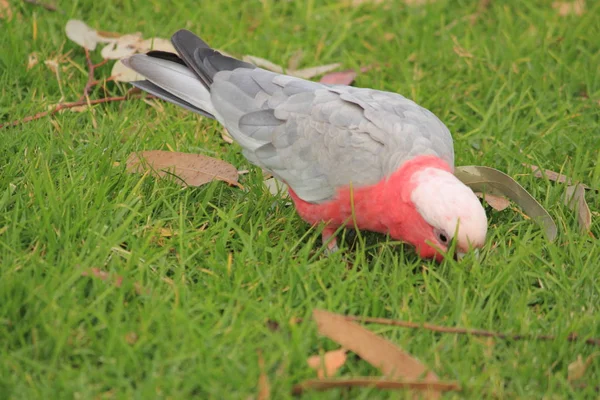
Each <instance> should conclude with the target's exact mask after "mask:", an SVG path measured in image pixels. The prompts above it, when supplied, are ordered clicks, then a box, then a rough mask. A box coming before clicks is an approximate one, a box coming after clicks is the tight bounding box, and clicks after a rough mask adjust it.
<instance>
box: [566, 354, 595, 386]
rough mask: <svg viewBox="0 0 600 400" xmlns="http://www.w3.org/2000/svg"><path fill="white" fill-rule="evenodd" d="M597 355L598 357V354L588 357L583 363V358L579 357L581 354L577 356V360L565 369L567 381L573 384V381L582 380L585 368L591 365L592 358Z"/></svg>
mask: <svg viewBox="0 0 600 400" xmlns="http://www.w3.org/2000/svg"><path fill="white" fill-rule="evenodd" d="M599 355H600V353H599V352H596V353H593V354H590V356H588V358H586V359H585V361H583V357H581V354H578V355H577V360H575V361H573V362H572V363H571V364H569V366H568V367H567V373H568V378H567V379H568V380H569V382H573V381H576V380H579V379H581V378H583V376H584V375H585V371H586V370H587V368H588V367H589V366H590V364H591V363H592V361H593V360H594V358H596V357H597V356H599Z"/></svg>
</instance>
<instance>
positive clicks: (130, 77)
mask: <svg viewBox="0 0 600 400" xmlns="http://www.w3.org/2000/svg"><path fill="white" fill-rule="evenodd" d="M110 76H111V77H113V79H114V80H115V81H118V82H132V81H139V80H142V79H144V77H143V76H142V75H139V74H138V73H137V72H135V71H134V70H132V69H131V68H127V67H126V66H125V65H124V64H123V63H122V62H121V60H118V61H117V62H116V63H115V65H113V67H112V71H111V72H110Z"/></svg>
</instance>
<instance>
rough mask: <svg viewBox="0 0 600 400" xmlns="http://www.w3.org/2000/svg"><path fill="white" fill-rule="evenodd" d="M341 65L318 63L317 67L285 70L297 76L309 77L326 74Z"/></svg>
mask: <svg viewBox="0 0 600 400" xmlns="http://www.w3.org/2000/svg"><path fill="white" fill-rule="evenodd" d="M341 65H342V64H340V63H335V64H327V65H319V66H317V67H311V68H304V69H299V70H295V71H287V73H288V74H289V75H292V76H295V77H297V78H302V79H310V78H314V77H315V76H319V75H323V74H326V73H328V72H330V71H333V70H334V69H338V68H339V67H341Z"/></svg>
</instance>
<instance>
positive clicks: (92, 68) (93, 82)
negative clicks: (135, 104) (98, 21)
mask: <svg viewBox="0 0 600 400" xmlns="http://www.w3.org/2000/svg"><path fill="white" fill-rule="evenodd" d="M85 59H86V63H87V67H88V80H87V83H86V84H85V87H84V88H83V93H82V94H81V97H79V100H77V101H73V102H69V103H59V104H57V105H56V106H55V107H54V108H52V109H50V110H47V111H43V112H39V113H37V114H34V115H29V116H27V117H25V118H22V119H19V120H15V121H11V122H7V123H4V124H0V129H2V128H8V127H10V126H17V125H21V124H25V123H27V122H31V121H35V120H36V119H40V118H44V117H47V116H48V115H54V114H56V113H57V112H59V111H62V110H66V109H69V108H75V107H81V106H86V105H88V106H91V105H95V104H102V103H112V102H117V101H125V100H129V99H132V98H140V97H139V96H136V97H133V96H131V93H132V91H129V92H128V93H127V94H126V95H124V96H114V97H105V98H102V99H93V100H91V99H90V98H89V97H88V96H89V94H90V91H91V90H92V88H94V87H95V86H98V85H99V84H101V83H103V82H109V81H112V80H114V77H112V76H111V77H109V78H106V79H99V80H97V79H95V77H94V74H95V72H96V69H97V68H99V67H101V66H102V65H104V64H106V63H107V62H108V60H103V61H101V62H99V63H98V64H94V63H93V62H92V59H91V56H90V53H89V51H88V50H87V49H86V50H85ZM153 97H154V96H152V95H146V98H153Z"/></svg>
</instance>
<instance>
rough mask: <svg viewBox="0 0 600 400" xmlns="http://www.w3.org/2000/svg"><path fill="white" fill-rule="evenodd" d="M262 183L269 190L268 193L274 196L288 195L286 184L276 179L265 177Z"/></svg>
mask: <svg viewBox="0 0 600 400" xmlns="http://www.w3.org/2000/svg"><path fill="white" fill-rule="evenodd" d="M263 184H264V185H265V186H266V188H267V189H268V190H269V193H271V194H272V195H273V196H275V197H282V198H283V197H287V196H288V186H287V185H286V184H285V183H283V182H281V181H280V180H278V179H275V178H273V177H271V178H269V179H265V180H264V181H263Z"/></svg>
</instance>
